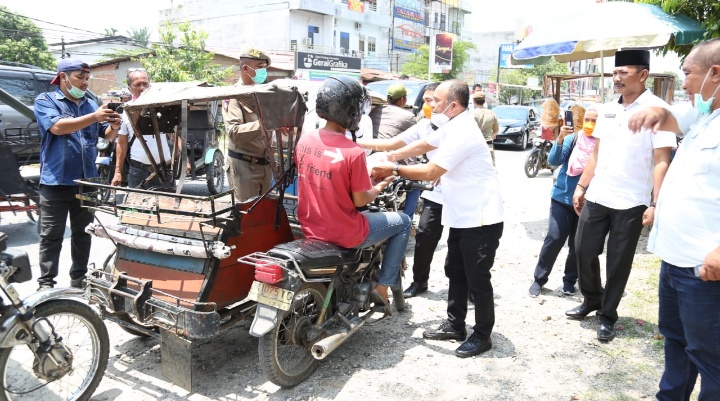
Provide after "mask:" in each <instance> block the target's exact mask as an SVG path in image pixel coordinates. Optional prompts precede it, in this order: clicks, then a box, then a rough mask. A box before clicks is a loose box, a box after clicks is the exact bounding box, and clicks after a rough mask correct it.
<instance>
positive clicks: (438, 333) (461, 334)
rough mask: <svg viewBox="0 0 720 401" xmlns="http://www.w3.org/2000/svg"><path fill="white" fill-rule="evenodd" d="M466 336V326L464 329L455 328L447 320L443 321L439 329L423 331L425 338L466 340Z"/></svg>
mask: <svg viewBox="0 0 720 401" xmlns="http://www.w3.org/2000/svg"><path fill="white" fill-rule="evenodd" d="M465 337H467V331H466V330H465V328H464V327H463V328H462V329H455V328H453V327H452V325H451V324H450V322H448V321H447V320H446V321H444V322H442V323H441V324H440V327H438V328H437V330H425V332H424V333H423V338H425V339H426V340H458V341H464V340H465Z"/></svg>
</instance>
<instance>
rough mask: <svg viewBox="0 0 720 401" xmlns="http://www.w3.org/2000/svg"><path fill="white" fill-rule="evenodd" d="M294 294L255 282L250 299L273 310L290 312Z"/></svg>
mask: <svg viewBox="0 0 720 401" xmlns="http://www.w3.org/2000/svg"><path fill="white" fill-rule="evenodd" d="M293 295H295V293H294V292H292V291H288V290H285V289H282V288H278V287H275V286H272V285H270V284H265V283H261V282H259V281H253V283H252V286H251V287H250V293H249V294H248V298H250V299H252V300H253V301H256V302H257V303H261V304H264V305H267V306H272V307H273V308H278V309H281V310H290V305H292V299H293Z"/></svg>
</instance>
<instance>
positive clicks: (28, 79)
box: [0, 61, 102, 165]
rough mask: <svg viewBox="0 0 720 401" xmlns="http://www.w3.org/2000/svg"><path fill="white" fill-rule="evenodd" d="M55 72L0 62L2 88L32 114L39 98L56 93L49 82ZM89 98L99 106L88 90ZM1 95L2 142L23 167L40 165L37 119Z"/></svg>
mask: <svg viewBox="0 0 720 401" xmlns="http://www.w3.org/2000/svg"><path fill="white" fill-rule="evenodd" d="M55 75H57V73H56V72H53V71H48V70H42V69H39V68H35V67H32V66H27V65H20V64H17V63H9V62H4V61H0V89H2V90H3V92H5V93H7V94H8V95H10V96H12V97H13V98H14V100H16V101H18V102H19V103H22V105H25V106H27V108H28V109H29V110H30V111H32V108H33V103H34V102H35V98H36V97H37V95H39V94H41V93H43V92H50V91H54V90H55V88H56V86H55V85H51V84H50V81H52V80H53V78H55ZM87 93H88V96H89V97H90V98H92V99H93V100H94V101H95V102H97V103H98V104H102V101H99V99H98V97H97V96H95V94H93V93H92V92H90V91H88V92H87ZM12 100H13V99H7V98H6V97H5V96H0V142H7V143H9V144H10V147H11V148H12V150H13V153H15V155H16V156H17V158H18V162H19V163H20V165H25V164H32V163H38V162H39V157H40V155H39V153H40V130H39V129H38V126H37V121H35V117H34V116H33V115H31V114H30V113H29V112H28V109H25V110H18V109H22V105H19V104H17V102H13V101H12Z"/></svg>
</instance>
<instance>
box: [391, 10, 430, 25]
mask: <svg viewBox="0 0 720 401" xmlns="http://www.w3.org/2000/svg"><path fill="white" fill-rule="evenodd" d="M394 14H395V18H401V19H404V20H408V21H412V22H414V23H416V24H423V25H425V14H424V13H422V12H420V11H417V10H411V9H409V8H405V7H398V6H395V11H394Z"/></svg>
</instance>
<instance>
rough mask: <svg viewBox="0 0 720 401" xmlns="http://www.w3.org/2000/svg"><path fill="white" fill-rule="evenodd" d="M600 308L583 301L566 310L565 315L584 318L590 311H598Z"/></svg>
mask: <svg viewBox="0 0 720 401" xmlns="http://www.w3.org/2000/svg"><path fill="white" fill-rule="evenodd" d="M598 309H600V308H599V307H592V306H587V305H585V303H582V304H580V305H578V306H576V307H574V308H572V309H569V310H566V311H565V316H567V317H569V318H572V319H582V318H584V317H585V316H587V315H588V314H589V313H590V312H593V311H596V310H598Z"/></svg>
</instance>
